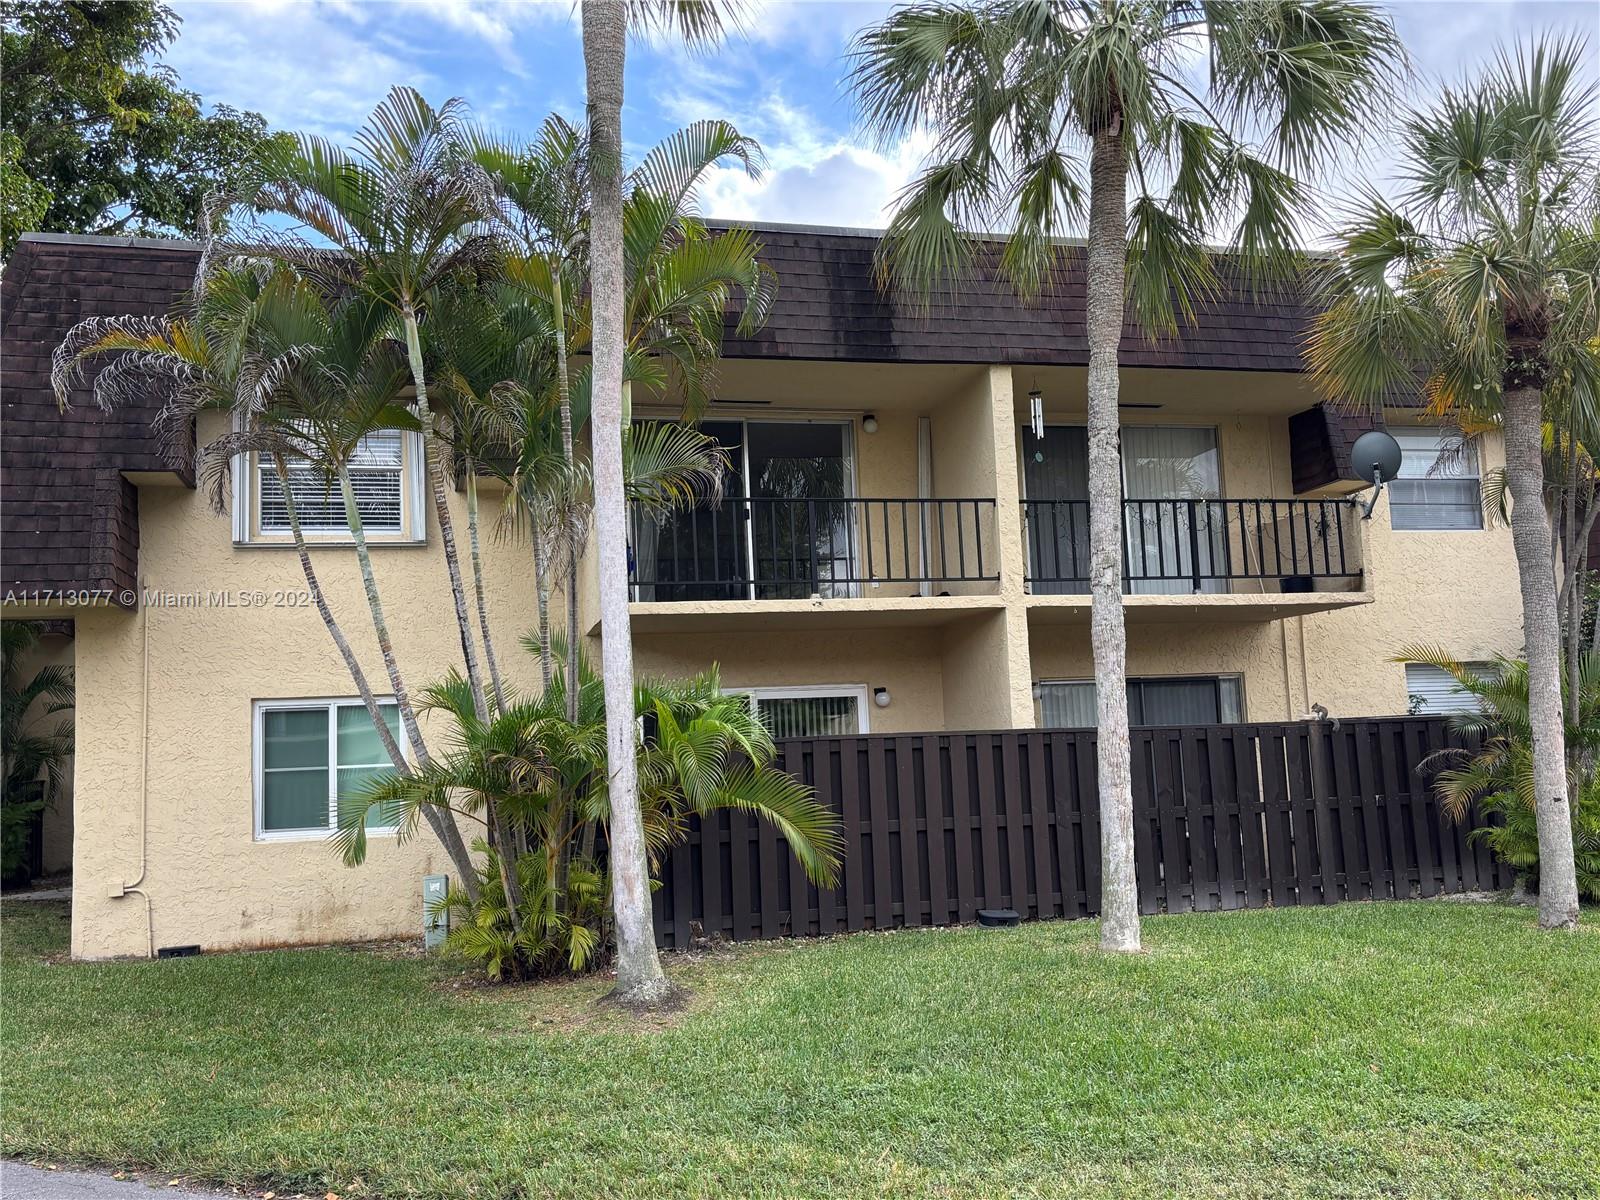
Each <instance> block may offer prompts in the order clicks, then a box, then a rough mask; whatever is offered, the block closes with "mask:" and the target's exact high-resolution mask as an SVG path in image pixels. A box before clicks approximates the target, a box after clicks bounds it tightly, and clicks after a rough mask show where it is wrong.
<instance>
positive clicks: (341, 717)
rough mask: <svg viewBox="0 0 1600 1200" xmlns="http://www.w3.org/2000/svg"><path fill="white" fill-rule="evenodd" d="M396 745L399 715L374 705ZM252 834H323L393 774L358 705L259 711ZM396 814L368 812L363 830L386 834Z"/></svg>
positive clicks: (337, 702)
mask: <svg viewBox="0 0 1600 1200" xmlns="http://www.w3.org/2000/svg"><path fill="white" fill-rule="evenodd" d="M379 708H380V711H382V713H383V716H384V721H385V723H386V724H387V725H388V726H389V732H390V733H391V734H392V735H393V736H394V738H395V740H396V741H399V740H400V719H399V711H398V709H397V708H396V707H395V705H394V704H393V703H392V702H384V703H382V704H380V705H379ZM257 713H258V717H257V726H256V737H257V745H258V761H259V768H258V776H257V780H256V829H257V833H258V834H259V835H261V836H264V837H273V836H282V835H286V834H308V833H328V832H332V831H333V830H334V829H337V828H338V824H339V806H340V803H341V802H343V801H347V800H348V799H350V798H351V797H353V796H354V795H356V793H357V792H358V791H359V790H360V789H361V788H362V787H364V786H365V785H366V784H367V782H368V781H369V780H371V779H374V778H376V777H378V776H380V775H382V774H384V773H385V772H388V771H391V770H392V769H393V766H392V764H391V763H390V762H389V756H388V755H387V754H386V753H385V752H384V749H383V742H382V740H381V739H380V738H379V736H378V731H377V729H376V728H374V726H373V724H372V720H371V718H370V717H369V716H368V715H367V710H366V706H365V705H363V704H362V703H361V702H360V701H359V700H353V701H352V700H335V701H315V702H308V703H284V704H262V705H259V706H258V708H257ZM394 824H395V819H394V814H390V813H384V812H381V811H379V810H376V809H374V810H372V811H370V812H369V813H368V814H367V828H368V829H389V828H393V826H394Z"/></svg>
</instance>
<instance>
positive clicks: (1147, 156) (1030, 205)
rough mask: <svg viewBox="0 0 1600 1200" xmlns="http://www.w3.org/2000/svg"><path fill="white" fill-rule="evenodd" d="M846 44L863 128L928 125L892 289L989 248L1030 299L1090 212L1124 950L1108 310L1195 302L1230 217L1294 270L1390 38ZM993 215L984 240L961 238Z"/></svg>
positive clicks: (1264, 14)
mask: <svg viewBox="0 0 1600 1200" xmlns="http://www.w3.org/2000/svg"><path fill="white" fill-rule="evenodd" d="M852 57H853V59H854V68H853V71H852V76H851V82H852V85H853V87H854V90H855V94H856V97H857V99H858V101H859V103H860V105H861V108H862V111H863V113H864V116H865V120H866V122H867V124H868V125H869V126H870V127H871V128H872V129H873V130H875V131H876V132H877V134H878V135H879V136H881V137H882V138H884V139H885V140H892V139H898V138H901V137H903V136H905V135H907V134H909V133H911V132H912V131H914V130H918V129H924V128H925V129H928V130H930V131H931V132H932V135H933V138H934V148H933V150H932V152H931V154H930V155H929V157H928V160H927V161H926V163H925V164H924V166H923V168H922V170H921V172H920V173H919V174H918V175H917V176H916V177H915V178H914V179H913V180H912V182H911V183H910V185H909V186H908V187H907V188H906V190H905V191H904V192H903V193H902V195H901V196H900V198H899V201H898V203H897V206H896V210H895V213H894V215H893V217H892V218H891V220H890V222H889V228H888V231H887V233H886V235H885V237H884V239H883V243H882V248H881V251H880V266H881V269H882V272H883V274H884V275H885V277H886V278H887V279H888V280H890V281H892V282H893V283H894V284H896V285H897V286H899V287H901V288H902V289H904V290H906V291H908V292H910V293H912V294H914V295H916V296H918V297H921V298H923V299H924V300H925V299H926V298H927V297H928V296H929V295H930V294H931V293H932V292H933V291H935V290H936V289H938V288H940V287H942V286H946V285H952V286H956V287H960V286H963V285H964V284H965V283H966V281H967V279H968V278H969V277H970V276H969V270H970V268H971V267H972V266H973V265H974V264H975V262H976V261H977V260H978V259H979V258H980V256H984V258H985V261H986V262H987V263H988V265H991V266H993V267H994V268H996V269H997V270H998V272H999V273H1000V274H1001V275H1002V276H1003V277H1005V278H1006V279H1008V280H1010V281H1011V283H1012V284H1013V285H1014V286H1015V287H1016V288H1017V289H1018V290H1019V291H1020V292H1022V293H1023V295H1025V296H1032V295H1036V294H1038V293H1040V292H1044V291H1047V290H1049V289H1050V288H1051V287H1052V286H1053V285H1054V284H1055V282H1056V280H1057V279H1058V278H1059V277H1060V276H1061V275H1062V273H1063V267H1064V266H1065V264H1066V261H1067V259H1068V258H1069V256H1073V255H1076V254H1078V253H1079V252H1078V251H1075V250H1069V249H1068V247H1067V245H1066V244H1065V242H1064V241H1063V240H1062V238H1061V236H1060V235H1062V234H1065V233H1066V232H1068V230H1069V229H1071V228H1072V227H1073V225H1074V222H1075V221H1076V220H1077V219H1078V218H1079V217H1080V216H1081V215H1082V214H1083V212H1084V210H1085V208H1086V209H1087V217H1088V243H1087V246H1086V247H1085V248H1084V250H1083V251H1082V276H1083V278H1084V280H1085V284H1084V286H1085V287H1086V290H1087V317H1086V320H1087V332H1088V342H1089V378H1088V393H1089V415H1088V424H1089V435H1088V437H1089V500H1090V530H1089V539H1090V559H1091V566H1090V579H1091V588H1090V590H1091V593H1092V610H1093V616H1092V624H1091V640H1092V646H1093V652H1094V664H1095V675H1096V677H1097V678H1098V679H1099V681H1100V687H1099V688H1098V689H1097V690H1096V695H1097V697H1098V700H1097V706H1098V727H1099V741H1098V746H1099V751H1098V753H1099V780H1100V806H1101V831H1102V837H1101V846H1102V857H1103V861H1104V865H1103V869H1102V879H1103V880H1104V893H1103V896H1102V903H1101V912H1102V918H1101V936H1100V944H1101V947H1102V948H1104V949H1107V950H1122V951H1130V950H1137V949H1138V948H1139V915H1138V897H1137V890H1136V885H1135V879H1134V855H1133V793H1132V782H1131V773H1130V765H1129V739H1128V711H1127V695H1126V689H1125V688H1124V686H1123V682H1124V679H1125V676H1126V674H1127V671H1126V665H1127V664H1126V659H1127V644H1126V634H1125V629H1124V620H1123V612H1122V576H1121V557H1122V556H1121V526H1122V520H1121V505H1120V503H1119V501H1120V499H1121V475H1120V471H1119V467H1118V424H1119V423H1118V409H1117V396H1118V373H1117V364H1118V348H1119V343H1120V341H1121V338H1122V329H1123V317H1124V312H1125V310H1130V309H1131V312H1132V315H1133V317H1134V318H1135V319H1136V320H1137V321H1138V323H1139V324H1140V325H1141V326H1142V327H1143V328H1144V330H1145V331H1146V332H1147V333H1148V334H1151V335H1161V334H1168V333H1172V332H1174V331H1176V329H1177V328H1178V326H1179V325H1180V323H1181V322H1182V321H1183V320H1184V319H1185V318H1188V317H1190V316H1192V312H1193V303H1194V301H1195V299H1196V298H1197V297H1199V296H1202V295H1204V294H1206V293H1208V292H1210V291H1211V290H1213V289H1214V287H1215V286H1216V283H1217V267H1216V265H1215V263H1214V261H1213V257H1212V255H1211V254H1210V253H1209V252H1208V250H1207V248H1206V245H1205V238H1206V236H1207V234H1208V233H1209V232H1210V231H1211V230H1212V229H1225V230H1226V231H1227V232H1228V233H1231V235H1232V239H1231V240H1232V242H1233V244H1234V246H1235V248H1236V251H1237V253H1236V255H1234V256H1233V257H1232V258H1231V260H1230V261H1231V265H1230V267H1229V268H1228V269H1229V270H1230V272H1232V273H1233V274H1235V275H1237V276H1239V277H1242V279H1243V280H1244V282H1246V283H1247V284H1249V283H1255V284H1259V283H1260V282H1261V281H1262V280H1264V279H1266V278H1268V277H1270V276H1274V275H1280V274H1283V273H1285V272H1288V271H1291V270H1294V269H1296V267H1297V266H1298V258H1297V256H1296V253H1295V239H1296V223H1297V217H1298V215H1299V213H1300V211H1301V209H1302V206H1303V205H1304V203H1305V200H1306V194H1305V192H1304V189H1303V188H1302V185H1301V184H1300V183H1299V182H1298V180H1297V178H1296V175H1295V174H1294V173H1295V172H1303V171H1308V170H1311V169H1313V168H1316V167H1318V166H1320V165H1322V164H1323V163H1324V162H1325V161H1326V160H1327V159H1328V158H1330V157H1331V156H1332V155H1334V154H1337V153H1340V152H1342V151H1344V150H1345V149H1346V148H1347V147H1348V146H1349V145H1350V143H1351V142H1353V141H1355V140H1356V139H1357V137H1358V136H1359V135H1360V134H1361V133H1362V132H1363V131H1364V129H1365V127H1366V126H1367V125H1368V124H1369V123H1370V122H1371V121H1372V120H1373V118H1374V116H1375V115H1376V113H1377V112H1378V111H1379V105H1380V101H1381V100H1382V99H1383V98H1384V97H1385V96H1386V95H1387V94H1388V91H1389V85H1390V83H1391V81H1392V79H1393V76H1394V74H1395V71H1396V69H1397V66H1398V64H1399V62H1400V60H1401V52H1400V46H1399V43H1398V41H1397V39H1396V37H1395V33H1394V30H1393V28H1392V27H1391V25H1390V22H1389V19H1388V18H1387V17H1386V16H1385V15H1384V14H1383V13H1382V12H1381V11H1380V10H1379V9H1378V8H1377V7H1376V6H1375V5H1371V4H1366V3H1357V2H1353V0H1281V2H1279V3H1273V4H1256V3H1240V2H1206V0H1141V2H1125V0H1057V2H1043V3H1041V2H1038V0H991V2H988V3H984V4H981V5H978V6H976V7H974V6H970V5H966V4H959V3H954V2H946V0H933V2H929V3H919V4H913V5H910V6H907V7H904V8H901V9H899V10H898V11H896V12H895V13H893V14H892V15H891V16H890V17H889V18H888V19H887V20H885V21H884V22H883V23H881V24H880V25H877V26H875V27H873V28H870V29H868V30H866V31H865V32H863V33H862V34H860V35H859V36H858V38H857V40H856V42H855V45H854V47H853V50H852ZM1185 58H1198V59H1203V60H1204V64H1205V66H1206V67H1207V68H1208V71H1207V72H1206V73H1205V74H1204V76H1203V79H1204V81H1205V82H1204V83H1194V82H1192V81H1191V80H1190V78H1189V75H1188V73H1187V72H1186V70H1185V63H1184V61H1183V60H1184V59H1185ZM1252 134H1256V135H1259V139H1260V141H1261V142H1262V143H1263V147H1264V154H1258V153H1257V152H1256V151H1255V150H1254V149H1253V148H1252V147H1251V146H1250V145H1249V144H1248V142H1247V138H1249V137H1250V136H1251V135H1252ZM1130 184H1131V186H1132V189H1133V196H1132V202H1131V205H1130V202H1129V194H1128V193H1129V188H1130ZM1004 225H1009V227H1010V230H1011V232H1010V233H1009V235H1008V236H1007V237H1006V239H1005V243H1004V246H1003V248H1002V249H1000V250H999V251H998V252H997V253H998V257H997V258H995V257H994V255H995V253H996V252H994V251H992V250H991V249H989V248H988V247H989V243H988V242H986V241H985V240H984V239H983V238H981V237H978V236H976V235H977V234H981V233H984V232H986V231H988V230H991V229H995V228H999V227H1002V226H1004Z"/></svg>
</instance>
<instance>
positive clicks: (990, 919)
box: [978, 908, 1022, 929]
mask: <svg viewBox="0 0 1600 1200" xmlns="http://www.w3.org/2000/svg"><path fill="white" fill-rule="evenodd" d="M1021 922H1022V916H1021V914H1020V913H1018V912H1017V910H1016V909H1014V908H980V909H979V910H978V924H979V925H988V926H990V927H991V928H996V929H998V928H1006V927H1009V926H1011V925H1018V924H1021Z"/></svg>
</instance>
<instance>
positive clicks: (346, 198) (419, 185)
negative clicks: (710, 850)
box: [214, 87, 505, 715]
mask: <svg viewBox="0 0 1600 1200" xmlns="http://www.w3.org/2000/svg"><path fill="white" fill-rule="evenodd" d="M464 109H465V106H464V104H463V102H462V101H460V100H450V101H447V102H446V103H445V104H444V105H442V106H441V107H439V108H437V109H436V108H434V107H433V106H432V105H430V104H429V103H428V102H427V101H426V100H425V99H423V97H422V96H421V94H420V93H418V92H416V91H415V90H413V89H411V88H401V87H397V88H393V89H392V90H391V91H390V92H389V94H388V95H387V96H386V97H385V98H384V100H383V102H382V103H380V104H379V105H378V107H377V108H375V109H374V110H373V112H372V115H371V116H370V117H369V118H368V119H367V122H366V124H365V125H363V126H362V128H361V129H360V130H359V131H358V132H357V133H356V137H355V142H356V146H355V149H354V150H345V149H343V148H341V147H338V146H335V145H334V144H333V143H331V142H329V141H327V140H326V139H323V138H319V137H313V136H310V135H305V134H302V135H300V136H299V137H297V138H296V139H295V140H294V142H293V143H292V144H291V145H273V146H271V147H269V148H268V150H267V152H266V153H264V154H262V155H261V156H260V158H259V160H258V161H257V163H256V164H255V166H254V168H253V169H252V171H251V173H250V175H249V177H248V178H247V180H246V182H245V184H244V185H243V186H242V187H241V188H240V190H239V191H238V192H237V193H236V194H235V195H233V196H231V197H229V198H228V199H229V201H230V207H229V209H228V211H229V212H230V214H231V215H232V216H233V217H234V218H235V220H236V223H237V224H238V226H239V232H238V234H237V236H230V237H229V238H228V239H226V240H221V241H219V242H218V244H217V246H216V247H215V251H214V252H215V253H216V254H217V255H218V256H219V257H220V258H223V259H236V260H244V261H251V260H266V261H269V262H273V263H277V264H280V265H282V266H285V267H287V268H289V269H291V270H293V271H294V272H295V273H296V274H298V275H299V276H301V277H302V278H305V279H307V280H311V281H314V282H315V283H316V284H317V285H318V287H319V288H320V289H321V290H323V291H324V292H326V293H328V294H333V295H345V294H349V295H355V296H360V297H362V298H364V299H366V300H367V301H369V302H372V303H374V304H376V305H378V306H381V307H383V308H385V309H387V310H388V311H389V312H390V313H391V314H392V315H393V316H394V318H396V320H397V321H398V325H399V328H398V330H397V332H398V333H399V334H400V335H401V337H402V339H403V344H404V346H405V355H406V363H407V365H408V367H409V370H410V375H411V385H412V387H413V389H414V391H415V394H414V397H413V398H412V402H411V407H412V409H413V410H414V412H415V414H416V419H417V423H418V428H419V429H420V431H421V434H422V442H423V450H424V456H425V458H426V460H427V461H426V464H425V466H426V470H427V475H428V480H429V483H430V485H431V488H430V491H431V494H432V497H433V510H434V517H435V519H436V520H437V521H438V525H439V541H440V544H441V547H442V549H443V557H444V563H445V571H446V574H447V576H448V578H449V582H450V594H451V598H452V600H453V601H454V607H455V618H456V625H457V630H458V632H459V634H460V639H461V651H462V657H463V660H464V663H465V666H466V676H467V680H468V682H469V684H470V685H471V688H472V693H473V696H474V699H475V701H476V703H477V705H478V707H479V708H480V710H481V711H482V712H483V713H484V714H485V715H487V713H488V707H489V700H488V693H487V691H486V689H485V687H484V680H483V671H482V666H481V664H480V661H479V655H478V650H477V637H476V635H475V633H474V630H473V622H472V619H471V617H470V616H469V614H468V606H467V597H466V588H465V585H464V583H463V581H462V572H461V559H460V554H459V552H458V550H457V546H456V535H455V521H454V518H453V516H452V515H451V511H450V504H449V495H450V484H451V474H452V473H451V461H450V454H449V447H448V443H447V441H446V439H445V436H444V434H443V433H442V431H441V428H440V421H441V414H438V413H435V411H434V409H433V407H432V405H431V403H430V401H429V398H428V375H427V369H426V364H425V360H424V356H423V348H422V334H421V329H420V326H421V323H422V320H423V317H424V316H425V315H426V313H427V311H428V307H429V305H430V303H431V302H432V301H433V300H434V299H435V298H436V297H437V296H439V295H440V294H442V293H445V292H447V291H448V290H449V287H450V286H451V285H452V284H454V283H456V282H457V281H458V280H459V278H460V277H461V276H463V275H473V276H480V277H481V276H484V275H492V274H493V273H494V272H496V271H498V269H499V264H500V263H501V262H502V261H503V258H504V249H505V247H504V245H503V243H502V240H501V238H500V237H499V235H498V234H497V233H495V232H493V231H492V230H489V229H487V228H486V225H485V223H486V221H487V220H488V217H489V215H490V212H491V210H492V207H493V194H492V189H491V187H490V185H489V182H488V180H487V178H486V176H485V175H484V174H483V172H482V171H481V169H479V168H478V167H477V166H476V165H475V164H474V163H472V162H471V160H470V157H469V156H468V155H467V154H466V151H465V144H464V141H463V130H464V120H465V117H464ZM283 218H288V219H289V221H290V222H293V224H292V225H291V227H290V228H289V229H288V230H287V231H286V230H284V229H283V228H281V226H282V223H283V221H282V219H283ZM301 230H304V231H305V232H301ZM308 235H309V236H308ZM313 238H315V239H316V240H313Z"/></svg>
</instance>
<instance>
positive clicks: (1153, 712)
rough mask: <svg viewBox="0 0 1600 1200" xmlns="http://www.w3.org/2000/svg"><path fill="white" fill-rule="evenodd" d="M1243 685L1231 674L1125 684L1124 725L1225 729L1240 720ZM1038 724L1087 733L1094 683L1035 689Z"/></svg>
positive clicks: (1092, 720) (1092, 722)
mask: <svg viewBox="0 0 1600 1200" xmlns="http://www.w3.org/2000/svg"><path fill="white" fill-rule="evenodd" d="M1243 710H1244V686H1243V683H1242V682H1241V681H1240V679H1239V677H1238V676H1236V675H1196V676H1192V677H1187V678H1183V679H1130V680H1128V724H1130V725H1135V726H1150V725H1231V724H1234V723H1236V722H1238V721H1242V720H1243V719H1244V711H1243ZM1039 719H1040V723H1041V724H1042V725H1043V726H1044V727H1045V728H1047V729H1093V728H1094V726H1095V724H1096V713H1095V692H1094V681H1093V680H1088V679H1081V680H1069V681H1065V682H1053V683H1041V684H1040V685H1039Z"/></svg>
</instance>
